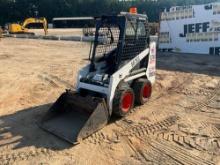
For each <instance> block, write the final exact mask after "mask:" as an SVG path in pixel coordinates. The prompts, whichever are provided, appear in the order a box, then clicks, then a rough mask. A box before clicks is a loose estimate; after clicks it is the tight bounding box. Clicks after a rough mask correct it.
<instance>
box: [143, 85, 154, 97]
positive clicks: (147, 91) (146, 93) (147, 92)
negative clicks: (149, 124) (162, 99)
mask: <svg viewBox="0 0 220 165" xmlns="http://www.w3.org/2000/svg"><path fill="white" fill-rule="evenodd" d="M151 91H152V88H151V84H145V86H144V88H143V98H145V99H147V98H149V97H150V96H151Z"/></svg>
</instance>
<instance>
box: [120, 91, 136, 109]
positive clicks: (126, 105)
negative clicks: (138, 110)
mask: <svg viewBox="0 0 220 165" xmlns="http://www.w3.org/2000/svg"><path fill="white" fill-rule="evenodd" d="M133 98H134V96H133V94H132V93H131V92H126V93H125V94H124V96H123V98H122V111H123V112H128V111H129V110H130V109H131V107H132V103H133Z"/></svg>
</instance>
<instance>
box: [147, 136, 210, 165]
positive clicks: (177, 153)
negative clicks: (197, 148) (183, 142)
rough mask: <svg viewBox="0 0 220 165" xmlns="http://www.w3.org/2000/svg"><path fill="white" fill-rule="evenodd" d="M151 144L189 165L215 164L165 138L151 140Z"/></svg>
mask: <svg viewBox="0 0 220 165" xmlns="http://www.w3.org/2000/svg"><path fill="white" fill-rule="evenodd" d="M149 141H150V142H149V145H150V146H151V147H152V148H154V149H155V150H158V153H159V154H160V153H165V154H166V155H169V156H170V157H171V158H173V159H174V160H177V161H178V162H181V164H187V165H198V164H200V165H214V163H213V162H211V161H208V160H204V159H203V158H202V157H199V156H196V155H194V154H193V155H192V154H191V153H189V152H188V151H187V150H186V149H184V148H182V147H177V146H174V145H172V144H170V143H169V142H167V141H164V140H160V141H157V140H154V139H150V140H149Z"/></svg>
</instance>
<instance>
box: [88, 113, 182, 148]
mask: <svg viewBox="0 0 220 165" xmlns="http://www.w3.org/2000/svg"><path fill="white" fill-rule="evenodd" d="M177 120H179V117H178V116H171V117H168V118H166V119H164V120H162V121H160V122H157V123H154V124H149V123H139V124H137V125H132V124H131V125H130V124H125V125H126V127H122V129H123V130H122V131H121V132H123V133H121V132H114V137H113V138H110V137H109V136H108V135H106V134H105V133H104V131H99V132H97V133H94V134H93V135H91V136H90V137H88V138H87V139H85V140H84V142H85V143H93V144H100V143H102V142H110V143H111V142H119V141H120V138H121V137H122V136H128V137H142V136H148V135H150V134H155V133H156V132H158V131H161V130H166V129H168V128H169V127H170V126H172V125H174V124H175V123H176V122H177ZM121 122H123V121H121ZM118 125H119V126H122V125H123V124H122V123H119V124H118Z"/></svg>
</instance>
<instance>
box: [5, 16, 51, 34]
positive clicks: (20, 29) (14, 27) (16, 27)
mask: <svg viewBox="0 0 220 165" xmlns="http://www.w3.org/2000/svg"><path fill="white" fill-rule="evenodd" d="M29 24H42V25H43V28H44V33H45V35H47V33H48V28H47V19H46V18H44V17H42V18H27V19H26V20H25V21H24V22H23V23H22V24H21V25H20V24H10V25H9V33H13V34H17V33H28V28H27V26H28V25H29Z"/></svg>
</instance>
